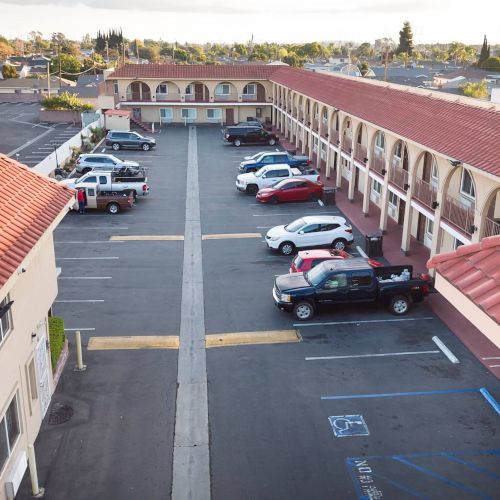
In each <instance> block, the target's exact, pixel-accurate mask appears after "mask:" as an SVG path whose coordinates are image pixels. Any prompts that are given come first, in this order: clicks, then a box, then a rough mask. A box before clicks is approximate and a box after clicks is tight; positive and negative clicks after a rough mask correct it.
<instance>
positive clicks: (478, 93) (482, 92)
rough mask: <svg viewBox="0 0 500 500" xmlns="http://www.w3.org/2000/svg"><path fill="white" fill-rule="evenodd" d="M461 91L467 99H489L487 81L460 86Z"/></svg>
mask: <svg viewBox="0 0 500 500" xmlns="http://www.w3.org/2000/svg"><path fill="white" fill-rule="evenodd" d="M460 90H461V91H462V92H463V94H464V95H465V96H467V97H475V98H476V99H481V98H484V97H488V85H487V83H486V80H481V81H480V82H478V83H474V82H470V83H466V84H464V85H461V86H460Z"/></svg>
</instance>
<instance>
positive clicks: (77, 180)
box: [75, 177, 83, 184]
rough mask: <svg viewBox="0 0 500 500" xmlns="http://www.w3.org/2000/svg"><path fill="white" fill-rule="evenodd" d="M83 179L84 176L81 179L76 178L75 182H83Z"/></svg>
mask: <svg viewBox="0 0 500 500" xmlns="http://www.w3.org/2000/svg"><path fill="white" fill-rule="evenodd" d="M82 180H83V177H80V178H79V179H76V181H75V184H79V183H80V182H82Z"/></svg>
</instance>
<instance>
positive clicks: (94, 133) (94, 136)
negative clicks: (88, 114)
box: [90, 127, 106, 144]
mask: <svg viewBox="0 0 500 500" xmlns="http://www.w3.org/2000/svg"><path fill="white" fill-rule="evenodd" d="M90 132H91V135H90V141H91V142H93V143H94V144H97V143H98V142H99V141H100V140H101V139H102V138H103V137H104V136H105V135H106V131H105V130H104V129H103V128H102V127H95V128H91V129H90Z"/></svg>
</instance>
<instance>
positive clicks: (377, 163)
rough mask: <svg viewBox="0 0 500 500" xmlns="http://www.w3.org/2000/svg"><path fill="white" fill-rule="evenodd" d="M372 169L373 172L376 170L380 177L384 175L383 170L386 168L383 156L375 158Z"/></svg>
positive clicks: (371, 164)
mask: <svg viewBox="0 0 500 500" xmlns="http://www.w3.org/2000/svg"><path fill="white" fill-rule="evenodd" d="M370 168H371V169H372V170H375V172H378V173H379V174H380V175H383V174H382V170H384V168H385V160H384V158H383V157H381V156H376V155H375V156H373V158H372V159H371V161H370Z"/></svg>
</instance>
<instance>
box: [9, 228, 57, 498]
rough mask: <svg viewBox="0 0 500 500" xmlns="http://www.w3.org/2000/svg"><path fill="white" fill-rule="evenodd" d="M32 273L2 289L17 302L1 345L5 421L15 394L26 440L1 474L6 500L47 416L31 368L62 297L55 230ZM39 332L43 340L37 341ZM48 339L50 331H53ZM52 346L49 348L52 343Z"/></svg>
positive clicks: (31, 261) (38, 250) (29, 260)
mask: <svg viewBox="0 0 500 500" xmlns="http://www.w3.org/2000/svg"><path fill="white" fill-rule="evenodd" d="M21 267H23V268H25V269H26V272H25V273H23V274H20V275H16V276H15V277H14V278H13V279H12V278H11V279H10V280H9V281H8V282H7V284H6V285H5V286H4V287H3V288H2V289H1V290H0V300H3V299H4V298H5V297H6V296H7V294H8V293H9V294H10V295H9V296H10V300H13V301H14V304H13V305H12V307H11V317H12V327H13V329H12V331H11V332H10V333H9V335H8V336H7V337H6V338H5V339H4V341H3V343H2V344H0V380H1V384H0V418H2V417H3V415H4V414H5V411H6V410H7V407H8V405H9V404H10V401H11V400H12V397H13V396H14V394H17V398H18V412H19V420H20V427H21V429H20V432H21V434H20V436H19V438H18V440H17V443H16V444H15V446H14V448H13V450H12V454H11V456H10V458H9V459H8V460H7V463H6V465H5V466H4V469H3V470H1V471H0V500H5V499H6V498H7V497H6V491H5V483H6V482H10V481H11V479H12V474H13V472H14V471H13V467H14V466H15V465H16V464H17V462H18V460H19V458H20V457H21V456H22V455H23V453H27V446H28V444H33V443H34V441H35V439H36V436H37V434H38V431H39V429H40V425H41V422H42V418H43V415H42V413H41V399H42V398H41V396H42V391H41V390H40V387H39V385H38V384H39V380H38V376H39V373H37V395H38V397H37V399H32V398H31V394H30V386H29V379H28V374H27V367H28V365H29V363H30V362H31V360H33V358H34V356H35V349H36V347H37V344H38V342H39V341H40V340H42V342H43V345H41V344H40V345H41V348H42V349H43V350H46V347H45V345H46V344H45V341H44V340H43V338H42V339H41V337H42V336H43V331H44V330H45V328H46V326H45V325H46V321H47V313H48V311H49V309H50V307H51V306H52V303H53V301H54V299H55V297H56V295H57V274H56V267H55V258H54V244H53V240H52V232H51V231H50V232H46V233H45V235H44V236H43V237H42V239H41V240H40V241H39V242H38V244H37V245H36V246H35V248H34V249H33V250H32V251H31V252H30V253H29V254H28V256H27V257H26V259H25V260H24V262H23V264H22V266H21ZM34 333H37V337H33V335H34ZM47 340H48V331H47ZM47 345H48V344H47ZM46 355H47V358H48V360H47V362H48V366H49V384H50V387H49V389H50V393H52V390H53V387H52V370H51V367H50V355H49V352H48V350H47V352H46Z"/></svg>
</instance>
